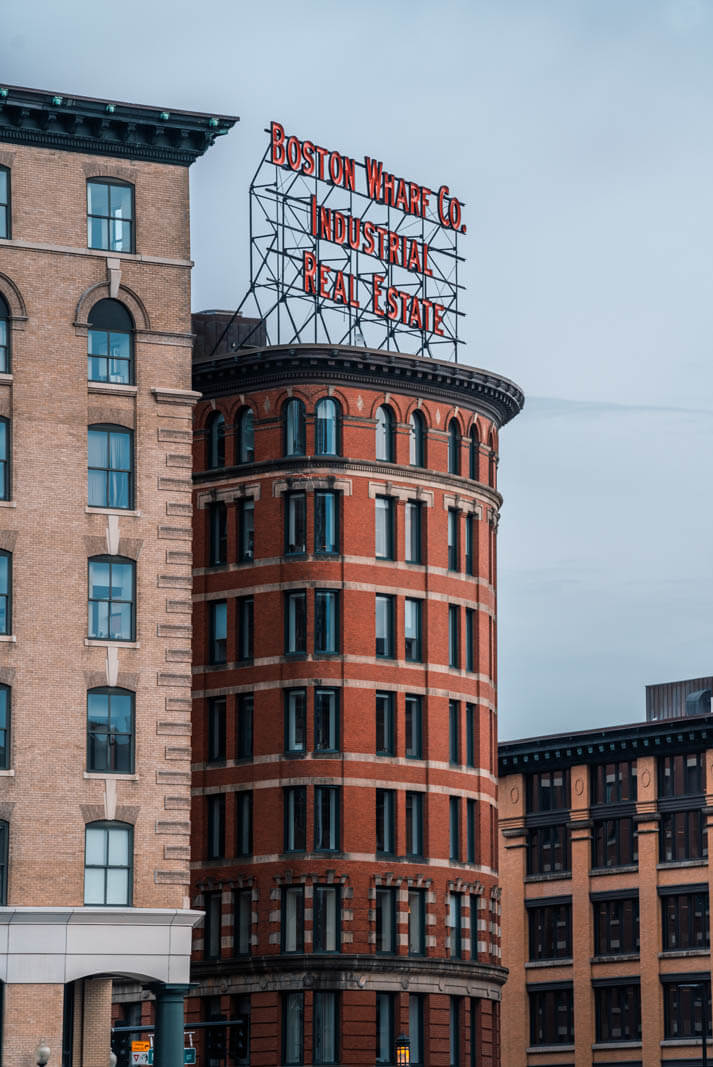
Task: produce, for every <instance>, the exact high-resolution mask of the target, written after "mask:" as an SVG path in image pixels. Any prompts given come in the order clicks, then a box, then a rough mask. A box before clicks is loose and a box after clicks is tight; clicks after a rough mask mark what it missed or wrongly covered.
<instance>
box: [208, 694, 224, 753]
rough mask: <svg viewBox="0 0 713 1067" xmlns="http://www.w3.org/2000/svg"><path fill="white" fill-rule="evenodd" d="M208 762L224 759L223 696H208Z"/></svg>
mask: <svg viewBox="0 0 713 1067" xmlns="http://www.w3.org/2000/svg"><path fill="white" fill-rule="evenodd" d="M207 718H208V752H207V755H208V760H207V762H208V763H220V762H221V761H222V760H224V759H225V697H209V698H208V713H207Z"/></svg>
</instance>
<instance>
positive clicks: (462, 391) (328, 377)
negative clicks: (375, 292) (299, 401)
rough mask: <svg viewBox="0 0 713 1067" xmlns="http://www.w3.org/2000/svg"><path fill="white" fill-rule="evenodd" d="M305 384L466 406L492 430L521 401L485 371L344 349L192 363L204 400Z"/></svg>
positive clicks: (299, 349)
mask: <svg viewBox="0 0 713 1067" xmlns="http://www.w3.org/2000/svg"><path fill="white" fill-rule="evenodd" d="M306 382H320V383H321V382H329V383H334V384H336V383H339V384H341V385H354V386H361V387H362V388H372V389H376V390H384V391H386V392H394V393H402V394H406V395H409V396H420V397H424V398H429V399H434V400H440V401H441V402H447V403H452V404H456V405H459V406H469V407H472V408H473V409H474V410H476V411H480V412H482V413H483V414H486V415H487V416H488V417H489V418H491V419H492V420H493V421H494V422H495V423H496V424H497V425H498V426H504V425H505V423H506V422H509V421H510V419H512V418H514V417H515V416H516V415H517V414H518V413H519V412H520V411H521V410H522V407H523V405H524V403H525V398H524V395H523V393H522V390H521V389H520V387H519V386H517V385H516V384H515V382H512V381H510V379H509V378H503V377H501V376H500V375H497V374H493V373H492V372H491V371H487V370H481V369H479V368H477V367H470V366H468V365H466V364H463V363H446V362H444V361H443V360H439V359H429V358H426V357H424V356H411V355H404V354H401V353H398V352H386V351H383V350H374V349H369V348H354V347H349V346H346V345H343V346H339V347H335V346H334V345H319V344H313V345H271V346H270V347H268V348H254V349H242V350H240V351H239V352H237V353H235V354H231V355H229V356H226V355H221V356H218V357H217V358H216V359H213V360H210V361H202V362H199V363H194V365H193V384H194V388H195V389H198V390H200V391H201V392H202V393H203V394H204V396H205V397H206V398H211V397H218V396H225V395H227V394H231V393H242V392H248V391H250V390H252V389H268V388H271V387H272V388H276V387H280V386H284V385H290V384H297V383H306Z"/></svg>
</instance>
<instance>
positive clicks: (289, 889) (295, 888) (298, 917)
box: [280, 885, 305, 955]
mask: <svg viewBox="0 0 713 1067" xmlns="http://www.w3.org/2000/svg"><path fill="white" fill-rule="evenodd" d="M291 899H294V900H295V911H294V938H293V937H292V936H291V930H290V925H291V918H290V915H289V911H290V909H289V908H288V900H291ZM293 940H294V946H295V947H294V948H288V945H289V944H291V943H292V941H293ZM304 950H305V887H304V886H303V885H283V886H282V891H281V894H280V952H282V953H285V954H289V955H292V954H298V955H299V954H301V953H303V952H304Z"/></svg>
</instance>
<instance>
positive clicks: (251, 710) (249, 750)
mask: <svg viewBox="0 0 713 1067" xmlns="http://www.w3.org/2000/svg"><path fill="white" fill-rule="evenodd" d="M236 702H237V708H236V714H235V720H236V721H235V758H236V760H251V759H252V758H253V742H254V736H255V735H254V721H255V695H254V693H239V694H238V696H237V698H236Z"/></svg>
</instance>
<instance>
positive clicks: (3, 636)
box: [0, 634, 17, 645]
mask: <svg viewBox="0 0 713 1067" xmlns="http://www.w3.org/2000/svg"><path fill="white" fill-rule="evenodd" d="M0 641H8V642H10V644H13V645H14V644H16V643H17V637H16V636H15V634H0Z"/></svg>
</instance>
